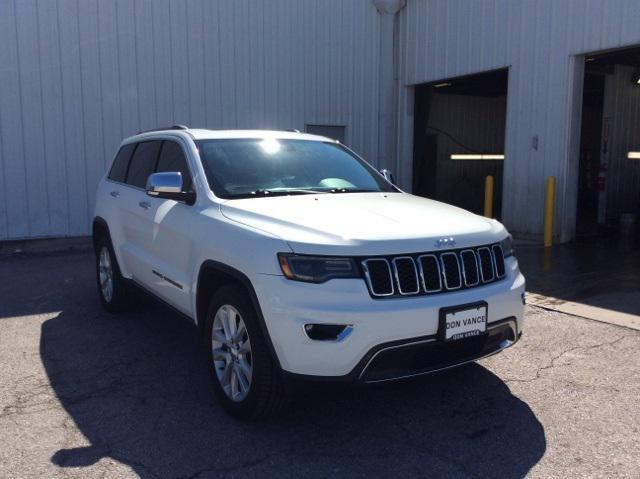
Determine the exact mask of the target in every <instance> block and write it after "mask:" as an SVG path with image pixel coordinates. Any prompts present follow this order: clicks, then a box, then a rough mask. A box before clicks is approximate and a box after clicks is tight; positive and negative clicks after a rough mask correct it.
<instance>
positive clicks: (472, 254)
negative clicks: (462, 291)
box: [460, 249, 480, 286]
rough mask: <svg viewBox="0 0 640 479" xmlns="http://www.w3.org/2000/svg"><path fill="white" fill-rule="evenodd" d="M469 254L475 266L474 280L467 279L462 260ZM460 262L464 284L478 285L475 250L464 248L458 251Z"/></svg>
mask: <svg viewBox="0 0 640 479" xmlns="http://www.w3.org/2000/svg"><path fill="white" fill-rule="evenodd" d="M465 255H466V256H468V255H471V256H472V257H473V262H474V264H475V267H476V271H475V275H476V280H475V281H469V278H468V275H467V273H468V271H467V265H466V264H465V261H464V257H465ZM460 263H461V264H462V277H463V278H464V284H465V286H478V284H479V283H480V267H479V265H478V258H477V256H476V253H475V251H473V250H472V249H465V250H462V251H460Z"/></svg>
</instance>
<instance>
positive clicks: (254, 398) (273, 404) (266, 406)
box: [206, 285, 285, 419]
mask: <svg viewBox="0 0 640 479" xmlns="http://www.w3.org/2000/svg"><path fill="white" fill-rule="evenodd" d="M206 326H207V327H206V334H207V339H208V343H209V344H208V348H207V350H208V353H209V354H208V357H209V368H210V371H211V376H212V379H213V387H214V391H215V393H216V396H217V398H218V399H219V401H220V402H221V403H222V405H223V407H224V408H225V409H226V410H227V411H228V412H229V413H230V414H231V415H233V416H235V417H237V418H240V419H260V418H264V417H268V416H270V415H273V414H274V413H275V412H277V411H278V410H279V409H280V408H281V407H282V405H283V404H284V400H285V395H284V388H283V384H282V378H281V375H280V371H279V370H278V367H277V365H276V364H274V361H273V358H272V357H271V353H270V352H269V349H268V346H267V343H266V340H265V337H264V335H263V333H262V330H261V328H260V324H259V323H258V317H257V314H256V311H255V309H254V307H253V304H252V303H251V299H250V297H249V295H248V294H247V292H246V291H245V290H244V289H243V288H242V287H240V286H236V285H230V286H225V287H223V288H222V289H220V290H219V291H218V292H217V293H216V294H215V296H214V297H213V299H212V300H211V303H210V304H209V309H208V313H207V324H206Z"/></svg>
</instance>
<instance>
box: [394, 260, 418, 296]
mask: <svg viewBox="0 0 640 479" xmlns="http://www.w3.org/2000/svg"><path fill="white" fill-rule="evenodd" d="M402 259H408V260H410V261H411V264H412V265H413V274H414V275H415V277H416V290H415V291H407V292H404V291H402V285H401V284H400V276H399V275H398V266H397V265H396V261H398V260H402ZM391 264H392V265H393V275H394V276H395V278H396V283H397V284H398V292H399V293H400V294H401V295H402V296H409V295H412V294H418V293H419V292H420V280H419V279H418V270H417V268H416V262H415V261H414V260H413V258H412V257H411V256H396V257H395V258H393V259H392V260H391Z"/></svg>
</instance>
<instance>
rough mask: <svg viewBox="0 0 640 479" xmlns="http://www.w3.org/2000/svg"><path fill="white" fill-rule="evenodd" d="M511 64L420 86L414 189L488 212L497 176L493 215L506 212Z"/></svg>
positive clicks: (452, 202)
mask: <svg viewBox="0 0 640 479" xmlns="http://www.w3.org/2000/svg"><path fill="white" fill-rule="evenodd" d="M508 76H509V74H508V70H506V69H504V70H496V71H491V72H487V73H481V74H476V75H470V76H465V77H458V78H451V79H446V80H440V81H438V82H434V83H429V84H424V85H418V86H416V87H415V109H414V115H415V116H414V118H415V124H414V150H413V193H414V194H417V195H420V196H426V197H428V198H433V199H436V200H439V201H444V202H446V203H451V204H454V205H456V206H459V207H461V208H465V209H467V210H469V211H473V212H475V213H478V214H482V213H483V205H484V195H485V178H486V177H487V176H489V175H490V176H493V178H494V194H493V217H495V218H501V216H502V172H503V164H504V141H505V124H506V112H507V84H508Z"/></svg>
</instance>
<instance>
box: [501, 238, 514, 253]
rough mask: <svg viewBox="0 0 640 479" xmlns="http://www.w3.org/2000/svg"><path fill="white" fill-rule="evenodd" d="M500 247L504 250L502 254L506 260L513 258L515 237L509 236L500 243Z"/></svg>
mask: <svg viewBox="0 0 640 479" xmlns="http://www.w3.org/2000/svg"><path fill="white" fill-rule="evenodd" d="M500 247H501V248H502V253H503V254H504V257H505V258H508V257H509V256H513V237H512V236H511V235H509V236H507V237H506V238H505V239H503V240H502V241H500Z"/></svg>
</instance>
